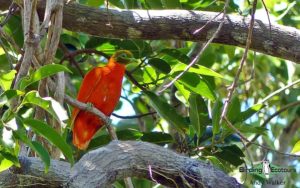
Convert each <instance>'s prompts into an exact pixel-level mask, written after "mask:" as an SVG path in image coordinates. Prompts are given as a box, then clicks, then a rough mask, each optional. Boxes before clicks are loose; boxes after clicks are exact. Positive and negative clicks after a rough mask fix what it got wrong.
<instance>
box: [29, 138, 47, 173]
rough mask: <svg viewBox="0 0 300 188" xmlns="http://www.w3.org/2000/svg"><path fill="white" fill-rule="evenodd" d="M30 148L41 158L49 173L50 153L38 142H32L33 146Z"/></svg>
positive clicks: (30, 145)
mask: <svg viewBox="0 0 300 188" xmlns="http://www.w3.org/2000/svg"><path fill="white" fill-rule="evenodd" d="M29 147H30V148H31V149H33V150H34V151H35V152H36V153H37V154H38V155H39V156H40V158H41V159H42V161H43V162H44V164H45V172H46V173H47V172H48V170H49V167H50V161H51V159H50V155H49V153H48V151H47V150H46V149H45V148H44V146H43V145H42V144H40V143H39V142H36V141H32V142H31V144H29Z"/></svg>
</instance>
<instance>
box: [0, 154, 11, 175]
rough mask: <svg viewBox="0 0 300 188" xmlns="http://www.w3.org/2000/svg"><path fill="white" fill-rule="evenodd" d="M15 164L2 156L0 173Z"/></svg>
mask: <svg viewBox="0 0 300 188" xmlns="http://www.w3.org/2000/svg"><path fill="white" fill-rule="evenodd" d="M13 165H14V163H13V162H11V161H10V160H8V159H5V158H1V157H0V173H1V172H3V171H4V170H7V169H9V168H10V167H11V166H13Z"/></svg>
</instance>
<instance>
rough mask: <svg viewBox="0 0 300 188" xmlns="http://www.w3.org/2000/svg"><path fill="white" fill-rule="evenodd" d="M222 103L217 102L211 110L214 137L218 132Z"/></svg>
mask: <svg viewBox="0 0 300 188" xmlns="http://www.w3.org/2000/svg"><path fill="white" fill-rule="evenodd" d="M222 106H223V104H222V102H221V101H219V100H217V101H216V102H215V104H214V107H213V109H212V126H213V134H214V135H216V134H218V133H219V132H220V127H221V126H220V119H221V113H222Z"/></svg>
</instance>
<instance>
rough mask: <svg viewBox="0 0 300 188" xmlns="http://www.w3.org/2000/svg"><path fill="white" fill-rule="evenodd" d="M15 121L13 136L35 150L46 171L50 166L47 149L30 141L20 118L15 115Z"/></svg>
mask: <svg viewBox="0 0 300 188" xmlns="http://www.w3.org/2000/svg"><path fill="white" fill-rule="evenodd" d="M16 122H17V125H18V129H17V130H14V131H13V136H14V137H15V138H16V139H18V140H21V141H22V142H23V143H25V144H26V145H27V146H29V147H30V149H32V150H33V151H35V152H36V153H37V154H38V155H39V156H40V158H41V159H42V161H43V163H44V165H45V172H48V170H49V167H50V155H49V153H48V151H47V150H46V149H45V148H44V147H43V146H42V145H41V144H40V143H39V142H36V141H31V140H30V139H29V138H28V137H27V136H26V135H27V133H26V129H25V127H24V126H23V121H22V119H21V118H19V117H16Z"/></svg>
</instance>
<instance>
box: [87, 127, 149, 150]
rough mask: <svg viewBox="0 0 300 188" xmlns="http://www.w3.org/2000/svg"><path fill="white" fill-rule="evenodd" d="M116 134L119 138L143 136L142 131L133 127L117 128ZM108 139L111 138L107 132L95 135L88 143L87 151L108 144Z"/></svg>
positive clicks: (134, 138)
mask: <svg viewBox="0 0 300 188" xmlns="http://www.w3.org/2000/svg"><path fill="white" fill-rule="evenodd" d="M116 134H117V136H118V139H119V140H138V139H140V138H141V137H142V136H143V133H141V132H140V131H138V130H135V129H124V130H119V131H116ZM110 141H111V138H110V136H109V135H107V134H104V135H100V136H96V137H94V138H93V139H92V140H91V142H90V143H89V146H88V151H89V150H93V149H96V148H99V147H101V146H104V145H106V144H108V143H109V142H110Z"/></svg>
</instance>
